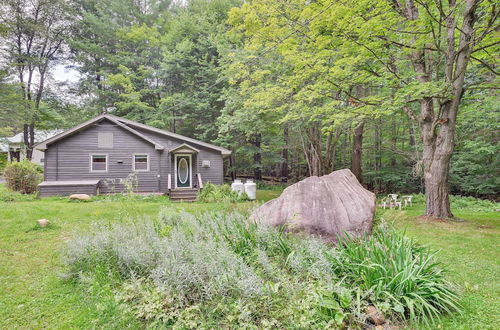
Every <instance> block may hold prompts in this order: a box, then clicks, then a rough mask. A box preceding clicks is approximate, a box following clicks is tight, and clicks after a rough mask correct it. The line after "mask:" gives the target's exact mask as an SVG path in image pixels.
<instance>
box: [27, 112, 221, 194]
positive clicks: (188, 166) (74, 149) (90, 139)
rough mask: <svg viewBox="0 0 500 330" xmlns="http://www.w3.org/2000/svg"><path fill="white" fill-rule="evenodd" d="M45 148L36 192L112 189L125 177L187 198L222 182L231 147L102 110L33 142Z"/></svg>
mask: <svg viewBox="0 0 500 330" xmlns="http://www.w3.org/2000/svg"><path fill="white" fill-rule="evenodd" d="M36 149H38V150H40V151H43V152H44V153H45V156H44V158H45V161H44V170H45V171H44V181H43V182H42V183H41V184H40V185H39V190H40V195H41V196H52V195H69V194H72V193H86V194H99V193H112V192H119V191H122V190H123V189H124V184H126V182H127V181H124V180H125V179H127V177H128V178H130V177H131V176H130V175H131V174H134V175H133V176H132V177H133V178H136V179H137V180H136V181H135V180H134V182H135V183H136V187H137V188H136V189H137V191H139V192H155V193H167V194H171V197H172V198H174V197H177V198H179V199H181V198H182V199H183V197H184V198H185V199H189V198H192V195H193V194H195V193H196V191H197V190H198V189H199V188H201V187H203V184H205V183H207V182H211V183H214V184H222V181H223V158H224V157H225V156H228V155H230V154H231V151H229V150H227V149H225V148H222V147H218V146H215V145H213V144H209V143H206V142H202V141H199V140H195V139H192V138H189V137H185V136H182V135H179V134H175V133H172V132H168V131H165V130H161V129H158V128H154V127H151V126H147V125H144V124H141V123H138V122H135V121H131V120H128V119H124V118H120V117H117V116H113V115H109V114H106V115H101V116H98V117H96V118H93V119H91V120H88V121H86V122H84V123H82V124H80V125H78V126H76V127H74V128H72V129H70V130H67V131H65V132H63V133H61V134H58V135H56V136H54V137H52V138H50V139H48V140H46V141H44V142H42V143H40V144H38V145H37V146H36Z"/></svg>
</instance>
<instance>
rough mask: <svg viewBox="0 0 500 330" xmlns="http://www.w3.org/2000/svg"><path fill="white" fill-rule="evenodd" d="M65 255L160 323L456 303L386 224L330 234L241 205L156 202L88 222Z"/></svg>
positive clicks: (390, 313)
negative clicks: (357, 233) (287, 225)
mask: <svg viewBox="0 0 500 330" xmlns="http://www.w3.org/2000/svg"><path fill="white" fill-rule="evenodd" d="M64 255H65V263H66V265H67V268H68V271H69V274H70V275H71V276H72V277H73V278H74V279H76V280H77V281H79V282H81V283H89V282H92V280H90V281H89V279H93V280H94V281H104V282H106V281H108V283H109V284H111V285H108V286H109V287H112V288H113V290H114V291H113V294H114V295H115V297H116V300H117V301H118V302H119V303H120V304H122V305H123V306H125V309H127V310H128V311H129V312H130V313H132V314H133V315H135V316H136V317H137V318H138V319H141V320H144V321H145V322H146V323H147V324H148V325H153V324H154V325H155V326H159V327H165V326H168V327H170V326H173V327H179V328H193V327H201V328H214V327H223V328H224V327H228V328H231V327H250V328H255V327H268V328H269V327H276V328H292V327H298V328H320V327H321V328H323V327H332V326H335V327H350V326H353V327H359V326H361V325H363V324H366V322H367V320H368V316H367V315H366V314H365V310H366V307H368V306H371V305H374V306H376V307H377V309H379V310H381V311H383V313H384V314H385V315H386V316H387V317H388V318H390V319H391V320H394V321H402V320H412V321H420V320H424V321H429V320H432V319H434V318H436V317H438V316H439V315H440V314H441V313H442V312H445V311H448V312H450V311H453V310H456V309H457V299H458V298H457V296H456V294H455V293H454V291H453V290H452V286H451V284H450V283H448V282H447V281H446V280H445V278H444V276H443V272H442V271H441V266H440V265H439V264H438V263H437V262H435V260H434V255H433V254H432V253H431V252H429V251H428V250H427V249H425V248H423V247H420V246H418V245H417V244H416V243H415V242H414V241H412V240H410V239H407V238H405V237H404V236H403V235H401V234H398V233H395V232H394V231H393V230H391V229H388V228H386V227H382V228H380V229H377V230H375V232H374V234H373V235H372V236H371V237H367V238H366V239H348V240H345V241H344V242H343V245H341V246H332V245H329V244H328V243H325V242H323V241H322V240H320V239H318V238H315V237H311V236H308V235H301V234H297V233H286V232H284V231H283V230H281V229H280V228H276V227H272V226H266V225H264V224H260V223H255V222H251V221H249V220H248V218H247V217H246V216H244V215H242V214H239V213H214V212H205V213H201V214H196V215H193V214H189V213H186V212H176V211H173V210H172V209H170V208H164V209H162V210H161V212H160V214H159V216H158V218H156V219H142V220H136V221H125V222H122V223H114V224H98V225H95V226H94V227H93V229H92V230H91V231H90V232H89V233H87V234H81V233H79V234H78V235H75V238H74V239H73V240H72V241H70V242H69V244H68V246H67V249H66V250H65V253H64ZM101 287H106V285H101Z"/></svg>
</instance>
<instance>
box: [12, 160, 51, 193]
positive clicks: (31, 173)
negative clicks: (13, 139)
mask: <svg viewBox="0 0 500 330" xmlns="http://www.w3.org/2000/svg"><path fill="white" fill-rule="evenodd" d="M42 173H43V169H42V168H41V167H40V166H38V165H36V164H35V163H32V162H30V161H28V160H23V161H21V162H12V163H10V164H8V165H7V166H5V170H4V176H5V181H6V183H7V188H9V189H11V190H13V191H18V192H20V193H23V194H32V193H34V192H36V191H37V189H38V184H39V183H40V182H41V181H42V179H43V175H42Z"/></svg>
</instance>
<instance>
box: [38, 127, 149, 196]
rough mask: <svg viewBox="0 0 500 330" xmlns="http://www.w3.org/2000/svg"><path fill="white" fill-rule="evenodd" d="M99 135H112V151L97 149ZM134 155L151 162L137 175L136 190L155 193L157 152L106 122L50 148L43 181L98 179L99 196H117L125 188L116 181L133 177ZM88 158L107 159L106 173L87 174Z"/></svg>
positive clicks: (47, 152)
mask: <svg viewBox="0 0 500 330" xmlns="http://www.w3.org/2000/svg"><path fill="white" fill-rule="evenodd" d="M98 132H108V133H113V148H109V149H108V148H99V147H98ZM136 153H141V154H142V153H144V154H149V159H150V167H149V171H148V172H136V173H137V177H138V182H139V186H138V190H139V191H147V192H155V191H158V178H157V175H158V151H157V150H155V148H154V146H153V145H152V144H151V143H148V142H147V141H144V140H143V139H140V138H139V137H137V136H135V135H133V134H132V133H130V132H128V131H126V130H124V129H123V128H121V127H118V126H116V125H114V124H112V123H110V122H108V121H102V122H100V123H98V124H96V125H93V126H92V127H90V128H88V129H86V130H84V131H81V132H79V133H77V134H75V135H72V136H69V137H67V138H65V139H63V140H61V141H58V142H55V143H54V144H53V145H50V146H49V148H48V149H47V151H46V156H45V162H46V171H45V181H58V180H88V179H101V180H102V181H101V183H100V186H99V187H100V190H101V192H103V193H108V192H120V191H122V190H123V188H124V187H123V185H121V184H119V180H120V179H125V178H127V176H128V175H129V174H131V173H133V171H132V162H133V155H134V154H136ZM91 154H107V155H108V171H107V172H91V171H90V155H91ZM120 162H121V163H120Z"/></svg>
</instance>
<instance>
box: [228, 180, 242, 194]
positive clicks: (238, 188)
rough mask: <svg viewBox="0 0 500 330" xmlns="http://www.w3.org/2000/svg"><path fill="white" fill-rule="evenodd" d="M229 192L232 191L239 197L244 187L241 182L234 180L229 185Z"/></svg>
mask: <svg viewBox="0 0 500 330" xmlns="http://www.w3.org/2000/svg"><path fill="white" fill-rule="evenodd" d="M231 190H232V191H237V192H238V194H239V195H241V194H242V193H243V192H244V191H245V186H244V185H243V183H242V182H241V180H234V182H233V183H231Z"/></svg>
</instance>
